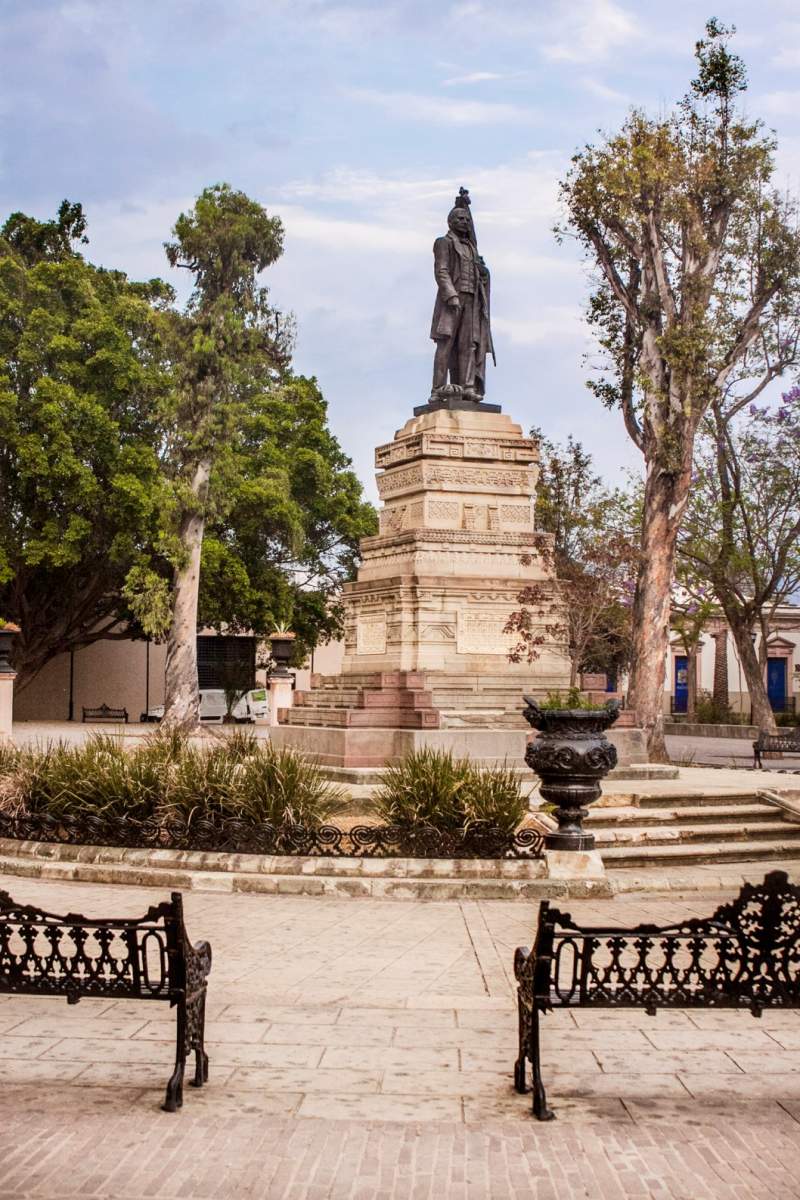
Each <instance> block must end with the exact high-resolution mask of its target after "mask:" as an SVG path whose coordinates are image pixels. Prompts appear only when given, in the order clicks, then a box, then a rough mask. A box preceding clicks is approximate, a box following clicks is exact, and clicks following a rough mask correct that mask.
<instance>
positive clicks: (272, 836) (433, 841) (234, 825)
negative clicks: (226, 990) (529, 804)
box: [0, 812, 544, 859]
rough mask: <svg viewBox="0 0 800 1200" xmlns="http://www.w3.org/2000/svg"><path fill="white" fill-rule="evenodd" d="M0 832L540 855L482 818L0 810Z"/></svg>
mask: <svg viewBox="0 0 800 1200" xmlns="http://www.w3.org/2000/svg"><path fill="white" fill-rule="evenodd" d="M0 837H4V838H12V839H14V840H16V841H38V842H57V843H61V844H66V845H80V846H119V847H124V848H127V849H134V848H136V849H153V850H203V851H209V850H219V851H226V852H228V853H236V854H280V855H303V856H312V857H320V856H325V855H331V856H334V857H337V858H345V857H355V858H489V859H492V858H493V859H503V858H517V859H534V858H541V856H542V853H543V849H544V835H543V834H542V833H541V831H540V830H538V829H534V828H531V827H528V826H526V827H524V828H522V829H517V830H516V831H515V832H513V833H509V832H507V831H506V830H504V829H500V828H498V827H497V826H495V825H491V824H489V823H487V822H476V823H475V824H473V825H470V826H468V827H467V828H465V829H459V830H455V831H453V830H444V829H436V828H435V827H434V826H431V825H414V826H400V825H353V826H352V827H351V828H340V827H339V826H338V825H313V826H306V825H272V824H270V823H269V822H266V821H264V822H260V823H254V822H250V821H245V820H242V819H240V818H238V817H227V818H225V817H198V818H193V819H192V820H191V821H183V820H181V819H176V818H171V819H170V820H168V821H163V822H162V821H155V820H145V821H140V820H136V819H135V818H131V817H119V816H103V815H98V814H94V813H86V814H80V815H78V816H54V815H53V814H52V813H46V812H45V813H25V814H23V815H18V816H10V815H9V814H7V813H0Z"/></svg>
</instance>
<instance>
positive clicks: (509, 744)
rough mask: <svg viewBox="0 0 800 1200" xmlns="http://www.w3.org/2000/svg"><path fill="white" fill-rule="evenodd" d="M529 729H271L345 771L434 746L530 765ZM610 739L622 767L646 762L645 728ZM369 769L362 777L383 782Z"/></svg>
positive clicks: (482, 759) (487, 760) (616, 732)
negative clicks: (527, 758)
mask: <svg viewBox="0 0 800 1200" xmlns="http://www.w3.org/2000/svg"><path fill="white" fill-rule="evenodd" d="M531 736H532V735H531V733H530V730H528V729H481V728H476V727H474V726H466V727H464V728H461V729H400V728H381V727H380V726H375V725H373V726H368V727H360V728H359V727H357V726H356V727H353V726H345V725H342V726H338V727H337V726H330V725H328V726H325V725H305V726H304V725H278V726H276V728H274V729H273V730H272V732H271V734H270V740H271V742H272V744H273V746H276V747H285V746H290V747H291V748H292V749H293V750H297V751H299V752H300V753H301V754H306V755H308V756H309V757H310V758H313V759H314V760H315V761H316V762H318V763H319V764H320V766H323V767H330V768H333V770H334V771H336V772H340V771H343V770H347V769H361V770H363V769H365V768H372V769H373V770H375V771H377V770H379V769H380V768H383V767H387V766H391V765H392V764H393V763H396V762H399V760H400V759H401V758H403V757H404V756H405V755H406V754H411V753H413V752H414V751H417V750H422V749H423V748H425V747H429V748H430V749H433V750H444V751H446V752H449V753H451V754H452V755H453V757H454V758H470V759H472V760H473V762H477V763H481V764H483V765H487V766H490V765H498V764H500V763H508V765H509V766H515V765H517V764H518V765H519V768H520V770H521V771H525V773H526V777H530V772H529V771H527V769H526V768H525V765H524V764H525V747H526V745H527V743H528V741H529V739H530V737H531ZM606 736H607V737H608V740H609V741H610V742H613V743H614V745H615V746H616V747H617V755H618V756H619V767H620V768H623V769H624V768H626V767H631V766H636V765H639V764H641V765H644V764H646V763H647V752H646V744H645V738H644V732H643V731H642V730H641V729H610V730H609V731H608V733H607V734H606ZM379 779H380V776H379V775H378V774H376V775H374V776H373V777H372V778H370V777H368V776H367V773H366V772H364V775H363V777H361V778H360V779H359V782H362V783H371V782H378V781H379ZM353 782H355V779H354V780H353Z"/></svg>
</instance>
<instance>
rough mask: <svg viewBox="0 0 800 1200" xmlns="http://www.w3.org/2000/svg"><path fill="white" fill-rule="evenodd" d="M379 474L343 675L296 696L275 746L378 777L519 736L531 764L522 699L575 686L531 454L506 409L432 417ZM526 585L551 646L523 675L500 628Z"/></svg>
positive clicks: (405, 434)
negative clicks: (558, 633) (501, 733)
mask: <svg viewBox="0 0 800 1200" xmlns="http://www.w3.org/2000/svg"><path fill="white" fill-rule="evenodd" d="M375 464H376V467H377V469H378V475H377V482H378V491H379V494H380V497H381V500H382V502H383V505H382V508H381V512H380V532H379V533H378V534H377V535H376V536H375V537H369V538H364V539H363V540H362V542H361V554H362V562H361V566H360V568H359V571H358V578H357V580H356V581H355V582H354V583H349V584H346V585H345V587H344V593H343V596H342V603H343V606H344V611H345V654H344V661H343V665H342V673H341V675H339V676H335V677H328V678H319V677H318V678H316V679H315V680H314V686H312V688H311V690H310V691H308V692H304V693H298V694H297V695H296V697H295V707H294V709H293V710H292V711H291V712H288V711H287V712H285V713H282V714H281V730H280V731H276V734H277V733H280V737H277V738H276V740H277V741H279V742H281V743H285V744H290V745H297V746H302V747H303V749H305V750H311V751H312V752H313V750H312V747H313V745H314V744H315V743H316V744H317V745H318V746H319V749H320V755H321V757H322V758H323V759H324V760H325V761H327V762H328V764H329V765H332V766H336V765H339V766H345V765H352V766H362V767H368V766H369V767H372V766H379V765H381V760H383V762H386V761H391V760H392V759H393V758H396V757H397V754H398V751H399V746H400V744H401V743H402V744H403V748H404V750H406V751H407V750H408V749H411V748H412V743H413V746H414V747H416V746H419V745H423V744H427V745H433V744H435V745H437V746H442V747H449V746H450V745H451V743H452V748H453V750H454V752H456V751H457V748H458V750H460V752H462V753H463V752H464V749H467V747H468V745H470V744H472V745H474V746H475V747H476V751H474V752H473V753H474V756H475V757H493V758H495V759H497V758H502V757H504V751H506V750H509V749H511V743H509V745H507V746H506V745H504V746H503V747H502V750H499V749H498V747H497V746H495V747H494V748H493V753H492V752H491V750H492V748H491V747H490V746H489V745H488V743H487V746H486V748H485V749H484V752H483V753H482V754H478V753H477V744H478V742H480V741H481V737H480V734H481V733H485V732H486V731H488V730H505V731H509V732H510V731H512V730H513V731H515V732H516V734H517V736H516V738H512V739H511V742H512V743H513V751H514V753H513V757H517V754H518V755H519V757H520V758H521V756H522V754H523V753H524V738H525V724H524V721H523V720H522V708H523V699H522V695H523V692H525V691H533V692H535V693H536V694H537V695H540V696H541V695H544V694H545V693H546V692H548V691H552V690H556V689H559V688H564V687H566V686H567V684H568V682H569V663H568V660H567V656H566V651H565V647H564V645H563V644H561V643H560V642H559V640H558V639H557V638H556V637H555V636H554V635H553V631H552V628H551V629H549V630H548V627H553V626H556V625H558V624H559V623H560V621H561V614H560V612H559V609H558V603H557V598H556V596H555V593H554V588H553V576H552V570H551V567H550V565H549V557H550V556H549V551H550V545H551V539H550V537H549V535H546V534H539V533H537V532H536V531H535V529H534V519H533V502H534V497H535V492H536V479H537V475H538V458H537V452H536V446H535V443H534V442H533V441H532V440H531V439H530V438H527V437H525V436H524V434H523V431H522V429H521V427H520V426H519V425H517V424H516V423H515V422H514V421H512V420H511V419H510V417H507V416H505V415H504V414H503V413H501V412H500V411H499V410H498V408H497V406H492V405H472V406H470V405H467V404H465V403H464V402H461V403H460V404H459V403H456V404H453V405H445V404H438V405H425V406H423V407H422V408H420V409H418V410H416V415H415V416H414V417H412V418H411V420H409V421H407V422H406V424H405V425H404V426H403V428H402V429H400V430H398V432H397V433H396V434H395V437H394V440H393V441H392V442H390V443H389V444H388V445H385V446H379V447H378V449H377V450H376V452H375ZM527 585H537V587H539V588H541V596H540V598H539V600H540V602H539V603H537V605H536V606H535V607H536V609H537V610H538V609H541V610H542V614H541V615H537V617H536V620H537V621H538V622H539V623H540V628H541V632H542V634H543V638H544V640H543V644H542V645H541V647H539V657H538V658H537V660H536V661H535V662H534V663H532V664H529V663H527V662H525V663H512V662H510V661H509V657H508V654H509V650H510V649H511V647H512V646H513V645H514V644H515V642H516V640H517V639H516V638H515V637H514V636H513V635H511V634H507V633H505V632H504V628H505V625H506V623H507V621H508V618H509V616H510V614H511V613H512V612H513V611H514V610H515V609H517V608H519V594H520V592H521V591H522V589H523V588H524V587H526V586H527ZM356 729H358V730H359V731H360V730H364V731H365V732H364V733H361V732H359V733H358V734H356V732H355V730H356ZM312 730H319V733H312ZM323 730H324V731H325V733H324V734H323V732H322V731H323ZM366 730H370V731H371V732H370V735H369V736H367V735H366ZM390 730H391V731H394V733H395V734H396V733H397V732H398V731H400V730H402V731H403V734H404V736H403V738H401V739H399V740H398V738H397V737H394V736H391V737H390V736H389V732H388V731H390ZM412 730H414V731H419V732H416V733H414V734H413V735H412V734H411V732H410V731H412ZM379 731H381V732H379ZM450 731H452V732H450ZM457 744H458V747H457ZM323 747H324V748H323ZM517 748H518V749H517ZM486 750H489V751H490V753H489V754H487V753H486ZM467 752H469V750H468V749H467Z"/></svg>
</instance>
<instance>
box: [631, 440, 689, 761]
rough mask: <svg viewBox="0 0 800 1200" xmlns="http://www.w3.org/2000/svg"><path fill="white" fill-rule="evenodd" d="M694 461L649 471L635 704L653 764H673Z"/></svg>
mask: <svg viewBox="0 0 800 1200" xmlns="http://www.w3.org/2000/svg"><path fill="white" fill-rule="evenodd" d="M690 479H691V458H690V460H689V464H688V466H684V468H683V469H682V470H681V471H679V472H668V471H663V470H661V469H659V467H658V465H657V464H656V463H653V462H651V463H650V464H649V465H648V472H647V480H646V482H645V488H644V505H643V512H642V542H641V559H640V563H639V573H638V577H637V580H636V594H635V596H634V601H633V639H632V656H631V657H632V669H631V684H630V692H629V703H630V706H631V708H632V709H633V710H634V712H635V714H636V724H637V725H638V726H640V727H641V728H642V729H643V730H644V733H645V737H646V739H647V754H648V758H649V760H650V761H651V762H667V761H668V758H667V747H666V744H665V742H664V671H665V662H666V655H667V645H668V640H669V617H670V586H671V584H672V576H673V572H674V566H675V545H676V542H677V538H678V529H679V526H680V520H681V516H682V515H683V510H684V507H685V505H686V499H687V496H688V494H689V482H690Z"/></svg>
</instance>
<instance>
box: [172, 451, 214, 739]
mask: <svg viewBox="0 0 800 1200" xmlns="http://www.w3.org/2000/svg"><path fill="white" fill-rule="evenodd" d="M210 474H211V464H210V463H209V462H207V461H204V462H201V463H198V465H197V468H196V470H195V474H194V479H193V480H192V495H193V496H195V497H196V499H197V510H196V511H195V512H192V513H188V514H187V515H186V516H184V518H183V520H182V521H181V526H180V533H179V537H180V543H181V547H182V549H183V554H184V559H183V562H182V564H181V566H180V567H177V568H176V569H175V575H174V578H173V583H172V623H171V625H170V628H169V635H168V637H167V660H166V667H165V678H164V684H165V695H164V719H163V721H162V722H161V725H162V728H166V729H170V730H178V731H181V732H187V733H190V732H191V731H192V730H194V729H196V728H197V726H198V725H199V724H200V689H199V687H198V683H197V606H198V598H199V594H200V555H201V552H202V549H203V531H204V528H205V516H204V505H205V500H206V497H207V495H208V481H209V477H210Z"/></svg>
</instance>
